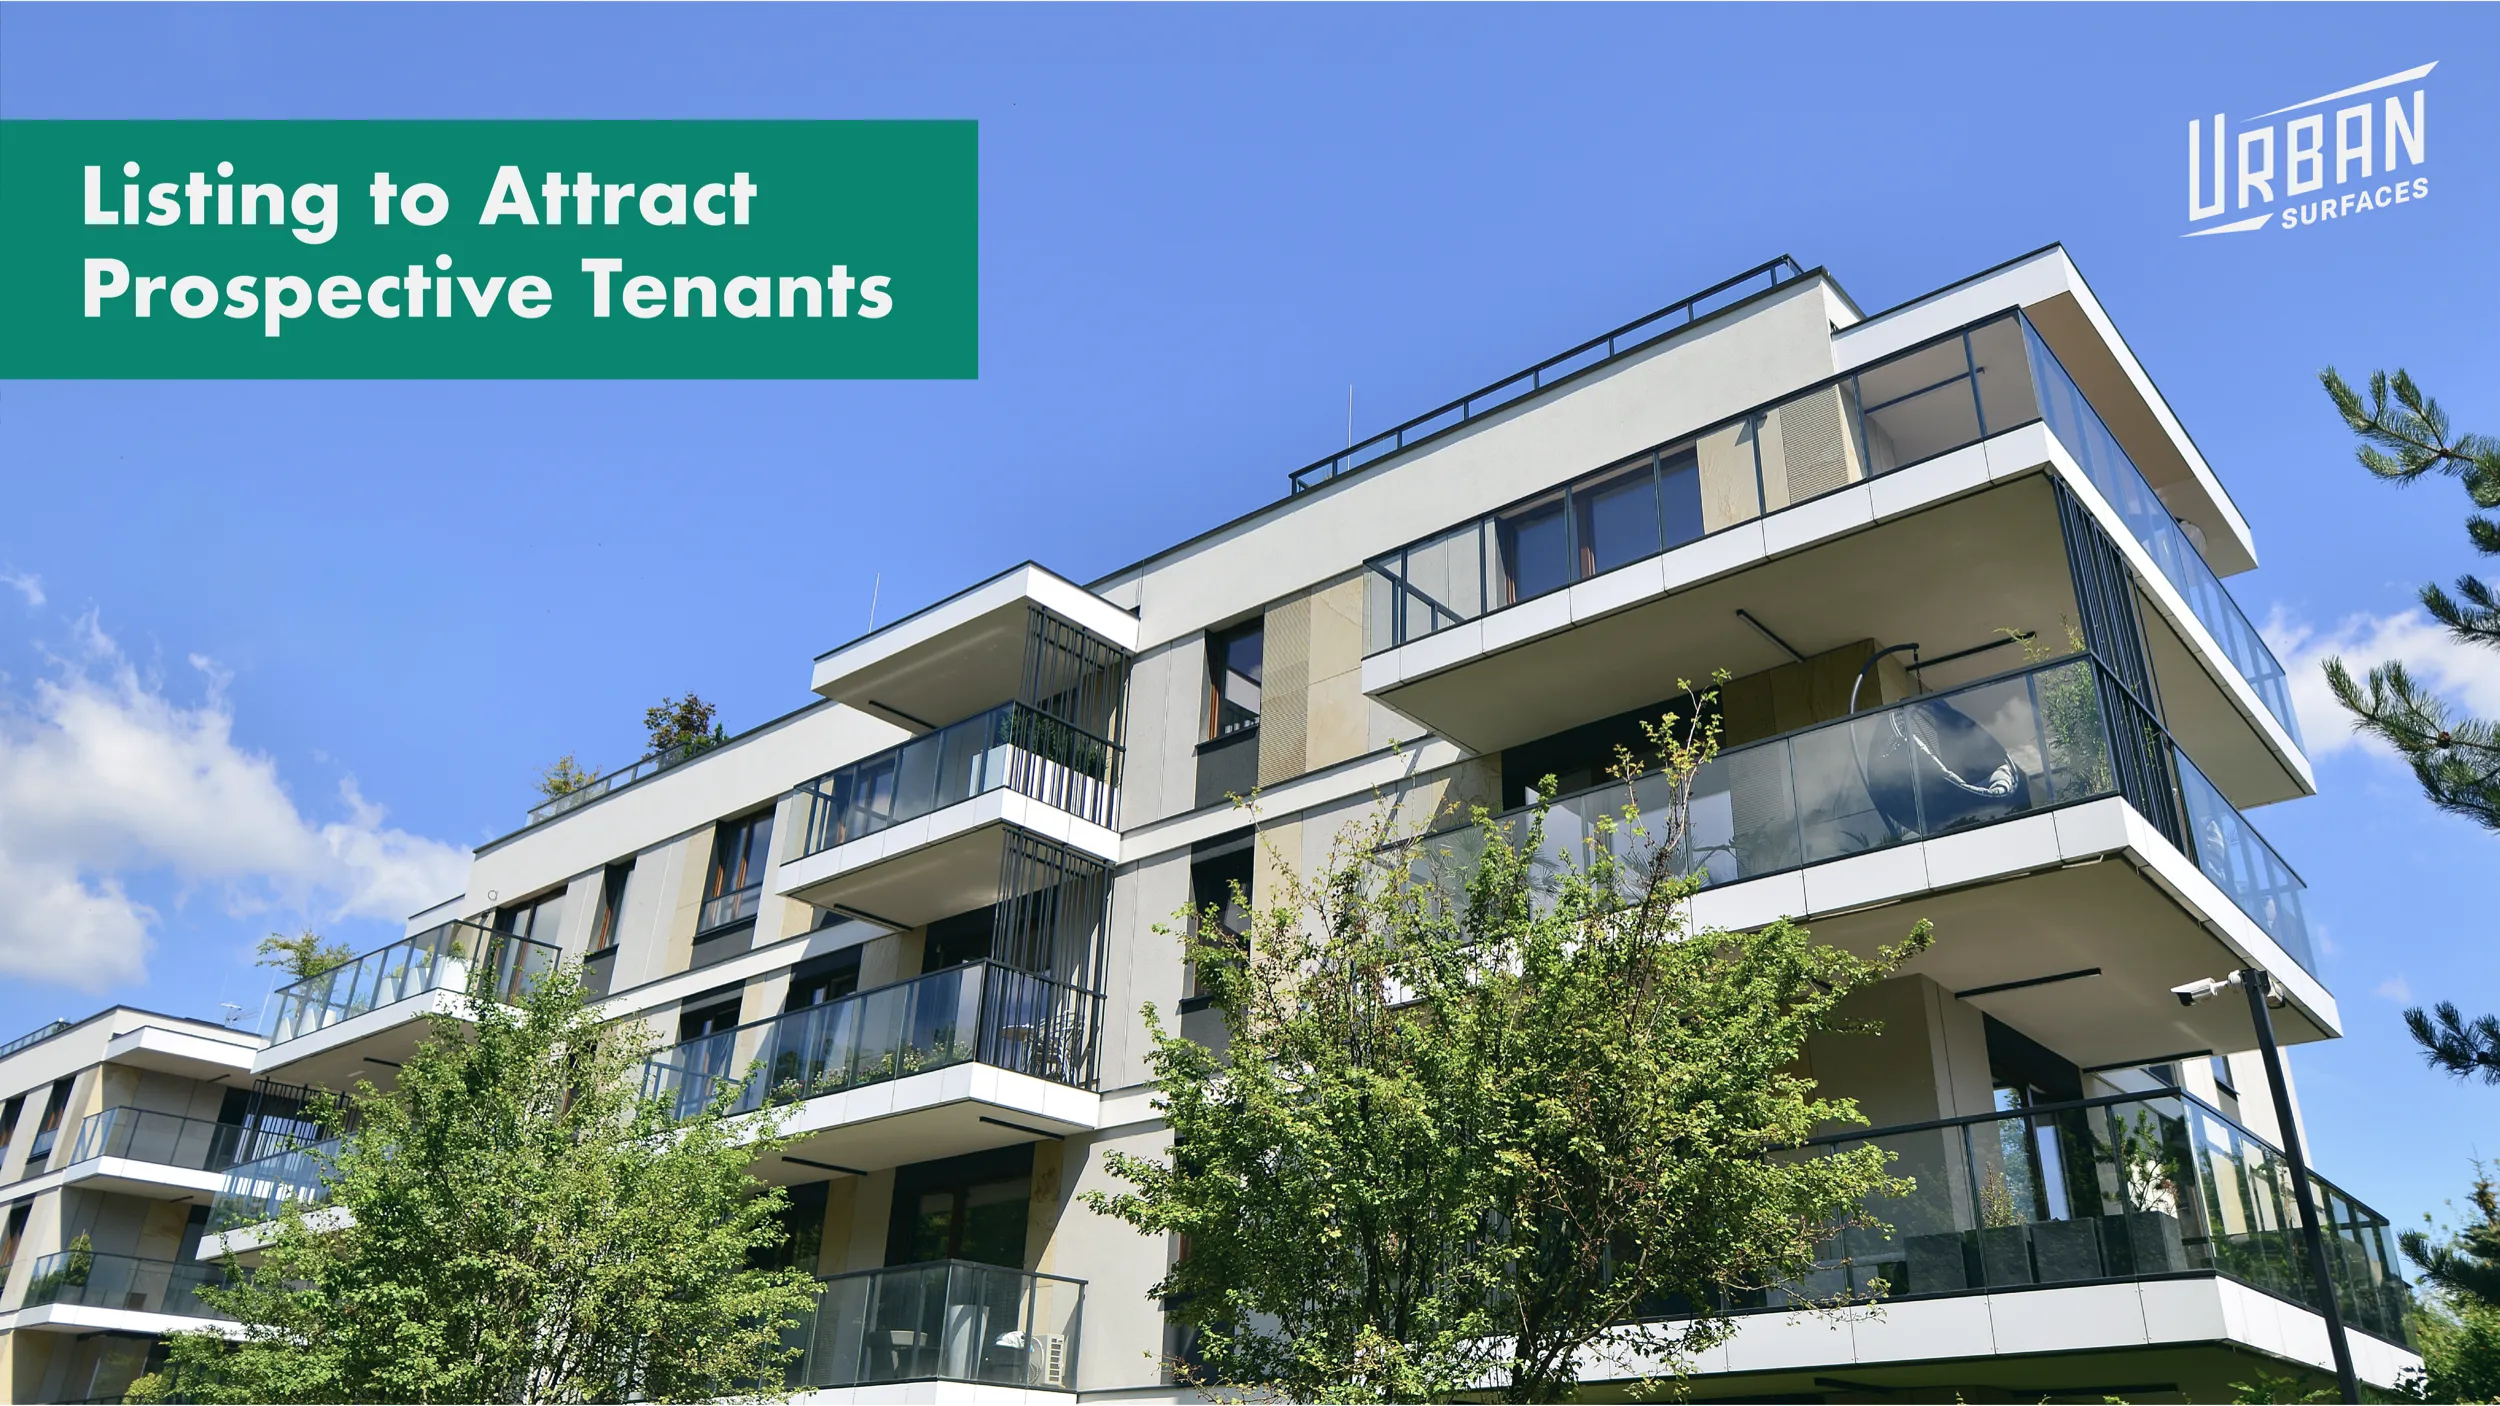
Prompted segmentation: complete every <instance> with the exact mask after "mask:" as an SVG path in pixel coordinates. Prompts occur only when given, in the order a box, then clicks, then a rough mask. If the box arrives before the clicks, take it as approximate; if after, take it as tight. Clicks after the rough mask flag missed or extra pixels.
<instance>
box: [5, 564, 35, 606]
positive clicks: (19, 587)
mask: <svg viewBox="0 0 2500 1406" xmlns="http://www.w3.org/2000/svg"><path fill="white" fill-rule="evenodd" d="M0 586H8V587H11V588H13V589H14V590H16V592H17V593H18V594H19V595H21V596H24V597H26V608H27V609H28V610H33V609H36V608H37V607H39V606H41V605H42V604H43V600H44V596H43V578H42V577H40V576H37V575H36V574H35V573H33V572H31V571H0Z"/></svg>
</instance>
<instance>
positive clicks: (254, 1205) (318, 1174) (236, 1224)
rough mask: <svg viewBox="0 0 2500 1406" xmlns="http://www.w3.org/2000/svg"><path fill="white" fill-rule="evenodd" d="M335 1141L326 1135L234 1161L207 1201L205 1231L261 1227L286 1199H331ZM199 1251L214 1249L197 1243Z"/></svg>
mask: <svg viewBox="0 0 2500 1406" xmlns="http://www.w3.org/2000/svg"><path fill="white" fill-rule="evenodd" d="M338 1156H339V1140H338V1139H337V1138H324V1139H322V1140H321V1141H318V1142H310V1143H300V1144H298V1145H296V1146H293V1147H286V1148H280V1149H279V1150H277V1151H274V1152H269V1153H265V1154H263V1155H261V1156H259V1157H255V1158H253V1159H252V1160H251V1161H248V1162H238V1163H236V1164H235V1165H234V1166H233V1167H231V1168H229V1169H228V1170H227V1172H226V1179H225V1184H224V1185H223V1187H221V1188H220V1189H219V1191H218V1192H217V1196H216V1199H214V1200H212V1201H210V1202H209V1204H208V1227H207V1230H208V1234H209V1235H211V1236H216V1235H222V1234H224V1233H225V1232H227V1231H231V1230H242V1229H247V1228H249V1227H251V1226H256V1225H264V1224H266V1223H268V1222H270V1221H273V1220H276V1219H277V1218H278V1208H279V1207H281V1206H283V1205H285V1204H286V1203H287V1202H289V1201H302V1202H304V1203H305V1204H306V1205H317V1204H319V1203H320V1202H322V1201H325V1200H327V1199H328V1197H329V1192H328V1187H327V1185H326V1182H325V1179H326V1178H328V1177H331V1176H334V1175H336V1173H337V1170H338ZM201 1251H202V1253H203V1255H208V1254H213V1253H216V1251H215V1250H213V1249H212V1248H211V1247H209V1246H207V1245H205V1244H203V1245H202V1246H201Z"/></svg>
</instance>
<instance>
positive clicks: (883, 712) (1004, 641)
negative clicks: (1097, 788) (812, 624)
mask: <svg viewBox="0 0 2500 1406" xmlns="http://www.w3.org/2000/svg"><path fill="white" fill-rule="evenodd" d="M1037 608H1038V609H1041V610H1046V611H1049V612H1050V613H1051V614H1053V615H1056V616H1058V617H1059V618H1060V619H1062V620H1065V621H1067V622H1068V623H1069V624H1072V625H1074V626H1076V627H1077V628H1078V629H1080V630H1083V631H1084V632H1086V633H1087V634H1090V635H1092V636H1094V637H1095V638H1096V639H1099V640H1101V641H1103V642H1104V643H1106V644H1108V645H1110V646H1112V647H1113V648H1114V649H1117V650H1120V651H1122V652H1123V653H1128V654H1134V653H1136V652H1137V630H1138V625H1137V617H1136V616H1135V615H1133V614H1131V613H1130V612H1128V611H1125V610H1122V609H1121V608H1119V607H1118V606H1116V605H1113V604H1112V603H1111V602H1109V601H1107V600H1104V599H1103V598H1102V597H1100V596H1098V595H1095V594H1094V593H1093V592H1091V591H1088V590H1086V589H1085V588H1084V587H1082V586H1079V585H1077V584H1076V583H1074V582H1072V581H1069V580H1068V579H1066V578H1065V577H1062V576H1060V575H1058V574H1057V573H1055V572H1052V571H1049V570H1047V569H1045V568H1043V567H1040V566H1037V565H1035V564H1033V563H1031V562H1026V563H1025V564H1023V565H1021V566H1018V567H1014V568H1012V569H1010V570H1007V571H1004V572H1001V573H999V574H998V575H996V576H993V577H991V578H990V579H989V580H987V581H984V582H982V583H980V584H979V585H977V586H973V587H971V588H970V589H968V590H964V591H960V592H958V593H956V594H955V595H952V596H949V597H947V598H946V599H945V600H942V601H939V602H938V603H937V604H935V605H932V606H930V607H928V608H926V609H924V610H919V611H915V612H913V613H912V614H910V615H906V616H904V617H903V618H902V619H900V620H897V621H895V622H894V623H892V624H890V625H887V626H885V627H884V628H882V629H879V630H875V631H873V632H871V633H869V634H868V635H866V636H863V637H862V638H860V639H856V640H853V641H851V642H850V643H849V644H846V645H842V646H840V647H839V648H836V649H833V650H831V651H828V652H827V653H825V654H824V655H822V656H820V657H818V659H817V660H816V669H815V676H814V678H813V679H812V681H811V682H810V685H809V686H810V687H812V688H814V689H815V691H816V692H817V693H819V694H821V695H823V696H824V697H826V698H830V699H832V700H834V701H835V702H837V703H843V704H847V705H849V706H851V707H854V708H861V709H865V710H867V711H869V712H871V713H875V714H878V715H880V716H883V717H886V718H888V719H890V720H894V721H899V722H902V723H904V724H905V725H907V726H911V727H914V728H921V727H926V726H927V725H928V724H927V722H926V721H925V720H928V719H936V720H939V721H944V720H945V719H948V718H963V717H970V716H972V715H973V714H974V713H977V712H979V711H981V710H982V709H983V708H987V707H990V706H991V705H993V704H996V703H997V702H998V701H999V700H1001V699H1004V698H1011V697H1014V696H1015V689H1016V686H1017V683H1018V682H1019V680H1020V678H1021V672H1022V664H1023V658H1024V643H1025V633H1026V631H1027V630H1028V629H1029V624H1028V619H1029V616H1030V613H1031V611H1033V610H1034V609H1037Z"/></svg>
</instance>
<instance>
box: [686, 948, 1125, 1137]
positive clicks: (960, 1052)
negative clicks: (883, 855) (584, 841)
mask: <svg viewBox="0 0 2500 1406" xmlns="http://www.w3.org/2000/svg"><path fill="white" fill-rule="evenodd" d="M1101 1021H1102V998H1101V997H1100V996H1097V995H1095V994H1093V993H1091V992H1087V991H1082V990H1079V989H1077V988H1075V987H1073V986H1070V985H1068V984H1066V983H1064V982H1060V981H1055V980H1052V979H1051V978H1049V977H1045V976H1038V975H1035V974H1034V973H1032V972H1028V971H1019V970H1017V969H1015V968H1013V967H1009V966H1005V965H1003V964H1001V963H998V962H973V963H970V964H968V965H965V966H960V967H949V968H947V969H946V970H944V971H936V972H930V973H929V974H927V975H926V976H919V977H914V978H912V979H911V980H909V981H900V982H896V983H895V984H893V985H891V986H881V987H878V988H876V989H875V990H872V991H861V992H857V993H854V994H852V995H848V996H840V997H836V998H835V999H833V1000H830V1001H827V1002H825V1003H823V1004H821V1005H815V1006H808V1007H805V1008H803V1009H800V1010H795V1011H790V1012H787V1013H785V1014H782V1015H777V1016H773V1017H770V1018H768V1019H765V1020H758V1021H752V1022H749V1023H748V1024H745V1025H741V1026H739V1027H737V1028H736V1029H734V1030H723V1031H719V1032H717V1033H715V1034H711V1035H706V1036H704V1037H703V1038H701V1039H699V1040H689V1041H687V1042H685V1043H684V1044H680V1045H677V1046H674V1047H672V1048H670V1049H667V1050H664V1051H662V1052H661V1053H659V1054H657V1055H654V1056H652V1057H651V1059H650V1060H649V1061H647V1062H646V1063H645V1065H644V1066H643V1078H642V1094H643V1097H644V1098H647V1099H661V1100H665V1101H666V1102H667V1103H668V1105H669V1106H670V1108H671V1109H672V1110H673V1112H674V1114H675V1116H677V1117H679V1118H691V1117H693V1116H694V1115H696V1114H698V1113H701V1112H702V1111H704V1109H706V1108H708V1107H710V1106H711V1104H712V1102H713V1100H714V1098H715V1097H718V1096H721V1095H723V1094H726V1095H727V1105H726V1106H727V1111H729V1112H732V1113H746V1112H752V1111H753V1110H755V1109H757V1108H761V1107H763V1106H764V1105H766V1104H768V1103H792V1102H797V1101H799V1100H801V1099H809V1098H815V1097H818V1096H820V1095H824V1094H833V1093H840V1092H842V1091H843V1090H845V1089H855V1088H861V1087H864V1086H866V1085H869V1084H881V1083H884V1082H886V1081H887V1080H889V1079H900V1078H906V1077H908V1076H910V1075H913V1074H924V1073H927V1072H928V1071H930V1070H933V1069H944V1068H947V1067H949V1066H952V1065H957V1064H971V1063H979V1064H987V1065H991V1066H994V1067H996V1068H1000V1069H1007V1070H1012V1071H1014V1072H1016V1073H1019V1074H1030V1075H1032V1076H1034V1077H1035V1078H1039V1079H1048V1080H1051V1081H1052V1082H1054V1083H1061V1084H1071V1085H1074V1086H1076V1087H1078V1088H1091V1087H1093V1083H1094V1055H1095V1044H1096V1040H1097V1038H1098V1033H1099V1028H1100V1025H1101Z"/></svg>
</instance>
